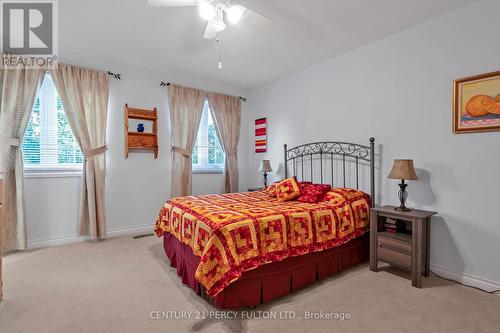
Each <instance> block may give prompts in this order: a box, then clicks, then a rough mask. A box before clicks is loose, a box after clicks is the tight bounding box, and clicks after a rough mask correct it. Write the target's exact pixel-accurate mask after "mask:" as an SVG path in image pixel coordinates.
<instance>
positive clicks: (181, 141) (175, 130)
mask: <svg viewBox="0 0 500 333" xmlns="http://www.w3.org/2000/svg"><path fill="white" fill-rule="evenodd" d="M205 96H206V94H205V92H203V91H201V90H198V89H193V88H186V87H181V86H176V85H173V84H171V85H170V86H169V87H168V97H169V105H170V122H171V125H172V187H171V191H172V198H175V197H180V196H186V195H190V194H191V190H192V184H191V178H192V177H191V176H192V175H191V174H192V165H191V163H192V153H193V146H194V143H195V140H196V135H197V133H198V127H199V126H200V120H201V115H202V113H203V103H204V102H205Z"/></svg>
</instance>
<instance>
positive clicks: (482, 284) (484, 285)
mask: <svg viewBox="0 0 500 333" xmlns="http://www.w3.org/2000/svg"><path fill="white" fill-rule="evenodd" d="M430 268H431V271H432V272H434V273H436V274H437V275H439V276H442V277H444V278H447V279H451V280H455V281H457V282H460V283H462V284H464V285H466V286H472V287H477V288H481V289H483V290H485V291H488V292H492V291H494V290H500V282H495V281H491V280H487V279H483V278H481V277H479V276H475V275H470V274H466V273H463V272H457V271H454V270H452V269H449V268H446V267H442V266H437V265H433V264H431V265H430ZM496 295H499V296H500V294H496Z"/></svg>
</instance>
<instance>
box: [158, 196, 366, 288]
mask: <svg viewBox="0 0 500 333" xmlns="http://www.w3.org/2000/svg"><path fill="white" fill-rule="evenodd" d="M327 198H328V200H327V201H324V202H321V203H315V204H310V203H302V202H298V201H287V202H278V201H277V200H276V198H274V197H271V196H270V195H268V194H267V193H265V192H262V191H257V192H248V193H231V194H214V195H200V196H187V197H179V198H175V199H172V200H170V201H168V202H166V203H165V204H164V206H163V207H162V209H161V210H160V214H159V217H158V220H157V222H156V229H155V231H156V234H157V235H158V237H161V236H163V234H165V233H170V234H172V235H174V236H175V237H176V238H177V239H179V240H180V241H181V242H183V243H184V244H186V245H188V246H189V247H190V248H191V249H192V250H193V252H194V254H195V255H197V256H199V257H200V263H199V265H198V267H197V270H196V276H195V277H196V279H197V280H198V281H199V282H200V283H201V284H202V285H203V286H205V288H206V291H207V293H208V294H209V295H211V296H215V295H217V294H218V293H219V292H220V291H221V290H223V289H224V288H225V287H226V286H228V285H229V284H230V283H231V282H233V281H235V280H237V279H238V278H239V277H240V276H241V274H242V273H243V272H244V271H248V270H250V269H253V268H256V267H258V266H261V265H263V264H266V263H269V262H274V261H279V260H282V259H285V258H287V257H289V256H298V255H302V254H306V253H310V252H315V251H322V250H325V249H328V248H332V247H335V246H339V245H342V244H344V243H346V242H348V241H349V240H351V239H353V238H355V237H358V236H360V235H362V234H364V233H365V232H366V230H367V228H368V225H369V207H370V197H369V196H368V195H367V194H366V193H363V192H360V191H357V190H354V189H343V188H335V189H333V190H332V192H329V193H328V195H327Z"/></svg>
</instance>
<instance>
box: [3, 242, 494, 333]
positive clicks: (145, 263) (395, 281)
mask: <svg viewBox="0 0 500 333" xmlns="http://www.w3.org/2000/svg"><path fill="white" fill-rule="evenodd" d="M4 263H5V265H4V275H5V276H4V277H5V279H4V287H5V288H4V289H5V290H4V294H5V298H4V301H3V302H2V303H0V332H2V333H7V332H185V331H186V332H191V331H203V332H205V331H206V332H279V331H283V330H286V332H287V333H289V332H334V331H336V332H371V333H373V332H500V297H499V296H494V295H488V294H485V293H483V292H481V291H478V290H475V289H471V288H466V287H463V286H460V285H457V284H454V283H451V282H447V281H444V280H441V279H438V278H436V277H430V278H425V279H424V282H423V289H416V288H412V287H411V286H410V281H409V280H408V279H407V274H406V272H402V271H397V270H395V269H391V270H392V271H393V272H392V273H390V272H388V271H382V272H379V273H373V272H370V271H369V270H368V266H367V265H361V266H358V267H355V268H353V269H350V270H348V271H347V272H344V273H342V274H340V275H338V276H336V277H332V278H329V279H327V280H325V281H322V282H320V283H318V284H316V285H314V286H312V287H310V288H307V289H305V290H302V291H300V292H297V293H294V294H293V295H290V296H289V297H286V298H283V299H280V300H279V301H276V302H273V303H271V304H267V305H264V306H261V307H258V308H257V309H254V310H253V311H252V310H246V311H243V312H240V313H238V314H237V316H238V318H237V319H232V318H229V319H228V318H222V317H223V316H224V315H225V316H226V317H227V316H233V315H234V314H233V313H229V312H217V311H215V309H214V308H213V307H211V306H210V305H209V304H208V303H206V302H205V301H204V300H202V299H200V298H199V297H198V296H196V295H195V294H194V293H193V292H192V291H191V289H188V288H186V287H184V286H183V285H182V284H181V282H180V280H179V278H178V276H177V274H176V272H175V270H174V269H172V268H170V266H169V264H168V262H167V260H166V258H165V254H164V252H163V248H162V243H161V240H160V239H158V238H156V237H147V238H142V239H137V240H135V239H132V238H131V237H121V238H114V239H109V240H107V241H103V242H98V243H77V244H71V245H65V246H59V247H51V248H45V249H39V250H33V251H28V252H23V253H14V254H10V255H8V256H6V257H5V258H4ZM393 273H397V274H393ZM260 311H262V312H260ZM269 311H270V312H269ZM306 311H309V312H312V313H319V312H320V311H323V313H325V312H329V313H339V315H342V313H344V316H345V313H348V314H349V316H350V318H349V319H345V320H335V319H324V318H323V319H320V318H318V319H308V320H306V317H305V316H306V313H305V312H306ZM182 315H184V317H187V318H178V319H175V318H168V317H169V316H174V317H175V316H182ZM274 315H276V316H277V317H279V316H288V317H293V316H295V317H296V318H295V319H274V320H271V319H266V318H267V317H268V316H274ZM190 316H191V318H189V317H190ZM196 316H199V317H200V318H195V317H196ZM203 316H205V318H202V317H203ZM251 316H254V317H260V318H253V319H249V317H251ZM151 317H154V318H153V319H152V318H151ZM162 317H163V318H162ZM299 317H300V318H301V319H298V318H299ZM158 318H160V319H158Z"/></svg>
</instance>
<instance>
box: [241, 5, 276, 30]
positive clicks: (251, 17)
mask: <svg viewBox="0 0 500 333" xmlns="http://www.w3.org/2000/svg"><path fill="white" fill-rule="evenodd" d="M243 19H245V20H246V21H247V22H250V23H252V24H255V25H258V26H261V27H265V28H270V27H272V26H273V25H275V24H276V21H275V20H274V19H272V18H270V17H267V16H265V15H262V14H260V13H257V12H255V11H253V10H251V9H248V8H246V10H245V13H244V14H243Z"/></svg>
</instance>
